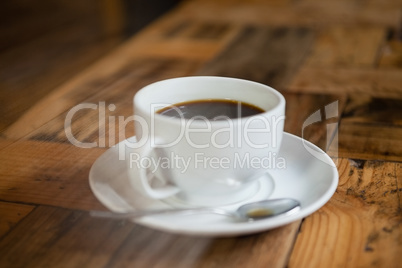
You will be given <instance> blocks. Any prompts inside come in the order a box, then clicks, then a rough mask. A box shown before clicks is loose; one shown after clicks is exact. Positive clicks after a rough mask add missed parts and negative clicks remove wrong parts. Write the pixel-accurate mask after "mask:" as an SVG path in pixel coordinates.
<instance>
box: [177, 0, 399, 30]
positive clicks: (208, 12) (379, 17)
mask: <svg viewBox="0 0 402 268" xmlns="http://www.w3.org/2000/svg"><path fill="white" fill-rule="evenodd" d="M228 6H230V8H228ZM399 8H400V3H398V1H386V3H378V2H374V1H365V2H362V1H336V0H331V1H325V3H324V2H322V1H318V0H308V1H297V2H294V1H287V0H286V1H247V0H245V1H236V2H234V3H230V4H228V2H227V1H214V0H198V1H191V2H190V3H188V4H187V5H184V6H183V7H182V10H180V12H181V13H183V14H186V15H187V16H188V17H191V18H197V19H199V20H208V21H229V22H231V23H233V24H253V25H276V26H279V25H281V26H293V27H300V26H316V27H326V26H331V25H379V26H387V27H388V26H389V27H396V25H398V23H399V20H400V10H399ZM384 14H386V15H384Z"/></svg>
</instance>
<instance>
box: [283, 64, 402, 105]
mask: <svg viewBox="0 0 402 268" xmlns="http://www.w3.org/2000/svg"><path fill="white" fill-rule="evenodd" d="M401 85H402V71H401V70H395V69H393V70H384V69H358V68H312V67H303V68H301V69H300V71H299V72H298V73H297V74H296V75H295V76H294V78H293V80H292V82H291V83H290V85H289V86H288V87H287V90H288V91H291V92H300V93H307V92H309V93H313V92H315V93H327V94H331V93H332V94H352V93H355V94H361V95H369V96H372V97H384V98H399V99H401V98H402V88H401Z"/></svg>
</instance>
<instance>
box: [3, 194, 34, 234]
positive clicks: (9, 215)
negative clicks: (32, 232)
mask: <svg viewBox="0 0 402 268" xmlns="http://www.w3.org/2000/svg"><path fill="white" fill-rule="evenodd" d="M0 198H2V196H1V195H0ZM34 208H35V207H34V206H30V205H25V204H15V203H9V202H2V201H0V238H1V237H2V236H3V235H5V234H6V233H8V232H9V231H10V230H11V229H12V228H14V226H15V225H17V224H18V223H19V222H20V221H21V220H22V219H23V218H24V217H25V216H27V215H28V214H29V213H30V212H31V211H32V210H33V209H34Z"/></svg>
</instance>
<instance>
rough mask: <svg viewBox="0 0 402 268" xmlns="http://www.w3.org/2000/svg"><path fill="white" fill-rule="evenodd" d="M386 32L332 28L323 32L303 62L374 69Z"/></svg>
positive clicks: (383, 30) (343, 27) (373, 29)
mask: <svg viewBox="0 0 402 268" xmlns="http://www.w3.org/2000/svg"><path fill="white" fill-rule="evenodd" d="M385 36H386V29H385V28H380V27H378V26H370V27H368V26H354V27H350V26H349V27H346V26H335V27H330V28H326V29H325V30H322V31H321V32H320V33H319V35H318V38H317V41H316V43H315V45H314V48H313V52H312V54H311V55H310V56H309V58H308V59H307V61H306V65H308V66H311V67H313V66H314V67H319V66H320V67H374V66H375V64H376V61H377V56H378V48H379V47H380V45H381V44H382V42H383V41H384V39H385Z"/></svg>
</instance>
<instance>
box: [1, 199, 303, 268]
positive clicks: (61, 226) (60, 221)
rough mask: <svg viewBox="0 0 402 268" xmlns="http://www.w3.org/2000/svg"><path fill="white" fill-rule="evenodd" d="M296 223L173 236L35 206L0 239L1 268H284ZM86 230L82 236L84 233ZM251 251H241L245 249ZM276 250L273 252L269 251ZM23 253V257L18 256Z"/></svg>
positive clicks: (124, 223) (81, 213)
mask: <svg viewBox="0 0 402 268" xmlns="http://www.w3.org/2000/svg"><path fill="white" fill-rule="evenodd" d="M298 226H299V222H295V223H292V224H289V225H287V226H284V227H281V228H277V229H275V230H271V231H268V232H266V233H263V234H260V235H249V236H243V237H240V238H209V237H192V236H184V235H174V234H169V233H163V232H159V231H155V230H152V229H149V228H146V227H142V226H139V225H135V224H132V223H129V222H127V221H115V220H106V219H96V218H92V217H90V216H89V215H88V213H85V212H80V211H72V210H67V209H61V208H55V207H47V206H39V207H38V208H37V209H35V210H34V211H33V212H32V213H31V214H30V215H28V217H26V218H25V219H24V220H23V221H22V222H21V223H20V224H19V225H18V226H17V227H16V228H14V229H13V230H12V231H11V232H10V233H8V235H7V236H5V237H4V238H3V239H2V240H1V241H0V251H1V252H2V254H1V255H0V265H1V266H2V267H10V266H16V267H23V266H27V265H29V267H54V266H57V267H76V266H77V265H80V266H81V267H127V266H132V265H135V266H141V267H171V265H174V266H175V267H222V265H223V266H230V267H245V266H252V267H266V266H267V265H268V264H269V266H270V267H283V266H284V264H285V263H286V261H287V254H283V251H284V249H287V248H289V247H291V245H292V243H293V240H294V236H286V237H287V238H286V239H283V236H284V235H285V234H287V233H289V232H291V233H294V232H296V231H297V229H298ZM83 232H85V235H83ZM250 247H252V248H253V251H252V252H250V251H244V250H243V249H244V248H250ZM273 249H274V250H273ZM21 255H23V256H24V258H21V257H20V256H21Z"/></svg>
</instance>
